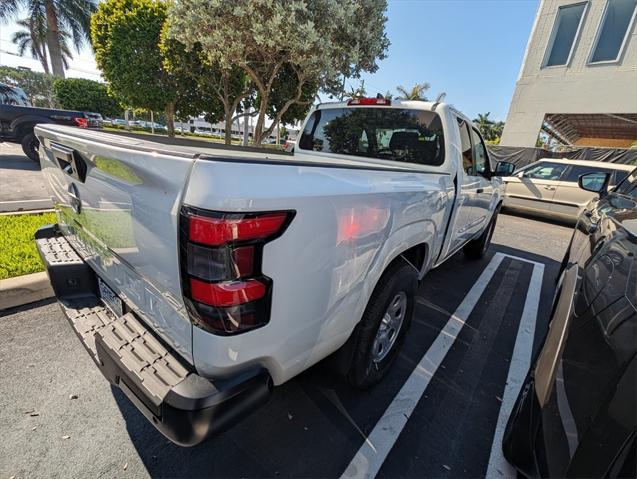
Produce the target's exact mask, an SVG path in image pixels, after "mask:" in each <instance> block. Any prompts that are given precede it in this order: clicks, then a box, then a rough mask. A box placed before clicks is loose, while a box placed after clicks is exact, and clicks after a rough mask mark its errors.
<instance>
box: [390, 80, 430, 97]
mask: <svg viewBox="0 0 637 479" xmlns="http://www.w3.org/2000/svg"><path fill="white" fill-rule="evenodd" d="M429 88H431V85H429V83H427V82H425V83H416V84H415V85H413V86H412V87H411V88H405V87H404V86H400V85H399V86H397V87H396V91H397V92H398V96H397V97H396V99H397V100H420V101H427V97H426V96H425V92H426V91H427V90H429Z"/></svg>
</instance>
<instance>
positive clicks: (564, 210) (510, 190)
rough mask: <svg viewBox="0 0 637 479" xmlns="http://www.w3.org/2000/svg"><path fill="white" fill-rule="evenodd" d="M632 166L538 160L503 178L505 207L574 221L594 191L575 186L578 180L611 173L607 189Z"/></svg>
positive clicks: (630, 169)
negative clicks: (592, 174)
mask: <svg viewBox="0 0 637 479" xmlns="http://www.w3.org/2000/svg"><path fill="white" fill-rule="evenodd" d="M633 169H635V165H621V164H616V163H607V162H602V161H579V160H558V159H552V158H547V159H541V160H539V161H537V162H535V163H532V164H530V165H527V166H525V167H524V168H521V169H520V170H518V171H516V172H515V174H514V175H513V176H506V177H504V178H502V181H503V183H504V185H505V192H504V201H503V206H504V208H505V209H508V210H513V211H519V212H523V213H531V214H534V215H539V216H546V217H552V218H556V219H560V220H567V221H577V218H578V216H579V214H580V213H581V211H582V209H583V208H584V206H586V204H587V203H588V202H589V201H590V200H592V199H593V198H594V197H595V193H591V192H590V191H585V190H583V189H581V188H579V187H578V184H577V180H578V179H579V177H580V176H582V175H585V174H587V173H600V175H599V181H602V182H603V181H604V179H605V176H604V175H605V174H606V173H608V174H609V175H610V184H609V188H612V187H613V186H615V185H616V184H618V183H620V182H621V181H622V180H623V179H624V178H625V177H626V176H628V174H629V173H630V172H631V171H632V170H633Z"/></svg>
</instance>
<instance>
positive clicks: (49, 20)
mask: <svg viewBox="0 0 637 479" xmlns="http://www.w3.org/2000/svg"><path fill="white" fill-rule="evenodd" d="M96 7H97V1H96V0H2V1H0V21H7V20H9V19H12V18H15V16H16V15H17V14H18V13H19V12H20V11H21V10H22V9H26V10H27V11H28V13H29V17H30V18H35V17H37V16H39V15H42V16H44V18H45V19H46V45H47V48H48V52H49V56H50V58H51V70H52V72H53V74H54V75H56V76H60V77H64V53H63V49H62V44H63V42H64V35H65V34H64V32H68V35H67V38H68V39H69V40H71V41H72V43H73V46H74V47H75V48H76V50H78V51H79V50H80V48H81V46H82V44H83V43H84V41H86V40H88V39H89V33H90V23H91V14H92V13H93V12H94V11H95V9H96Z"/></svg>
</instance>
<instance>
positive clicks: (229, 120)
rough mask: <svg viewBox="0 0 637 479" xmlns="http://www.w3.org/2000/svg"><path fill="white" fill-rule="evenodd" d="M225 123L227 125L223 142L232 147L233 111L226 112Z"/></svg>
mask: <svg viewBox="0 0 637 479" xmlns="http://www.w3.org/2000/svg"><path fill="white" fill-rule="evenodd" d="M224 123H225V125H226V126H225V129H226V132H225V135H224V137H223V142H224V143H225V144H226V145H230V144H232V112H231V111H226V116H225V118H224Z"/></svg>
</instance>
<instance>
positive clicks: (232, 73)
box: [161, 24, 254, 145]
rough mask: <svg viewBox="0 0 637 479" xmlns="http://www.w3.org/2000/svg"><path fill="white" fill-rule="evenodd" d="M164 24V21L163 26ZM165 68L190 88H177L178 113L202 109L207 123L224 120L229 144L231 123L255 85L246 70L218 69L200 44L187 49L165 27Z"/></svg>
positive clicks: (191, 112) (185, 115) (183, 115)
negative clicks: (168, 33)
mask: <svg viewBox="0 0 637 479" xmlns="http://www.w3.org/2000/svg"><path fill="white" fill-rule="evenodd" d="M165 26H166V27H167V24H166V25H165ZM161 49H162V53H163V55H164V67H165V68H166V69H167V70H168V71H169V72H170V73H171V74H172V75H173V76H174V77H175V79H179V83H180V84H182V85H183V84H186V85H193V86H194V88H193V87H190V88H186V89H183V88H182V89H180V90H179V92H180V95H179V96H180V101H179V106H180V108H179V115H180V117H187V116H188V115H198V114H199V113H200V112H205V115H204V116H205V119H206V121H208V122H210V123H216V122H218V121H221V120H222V119H223V120H224V123H225V143H226V144H227V145H229V144H231V143H232V123H233V122H234V121H235V120H236V119H237V118H238V116H239V115H237V113H238V112H239V114H240V110H241V108H240V106H241V104H242V102H243V101H244V100H245V99H246V98H248V97H249V96H250V95H252V92H253V90H254V88H253V87H252V85H251V82H250V79H249V78H248V76H247V75H246V74H245V72H244V71H243V70H241V69H239V68H236V67H234V68H221V67H220V66H219V65H218V64H213V63H211V62H210V61H209V60H208V58H207V56H206V55H204V54H203V52H202V49H201V45H199V44H196V45H194V46H193V47H192V48H191V49H187V48H186V47H185V46H184V45H183V44H182V43H180V42H178V41H177V40H174V39H172V38H169V36H168V35H167V29H165V32H164V34H163V36H162V44H161Z"/></svg>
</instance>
